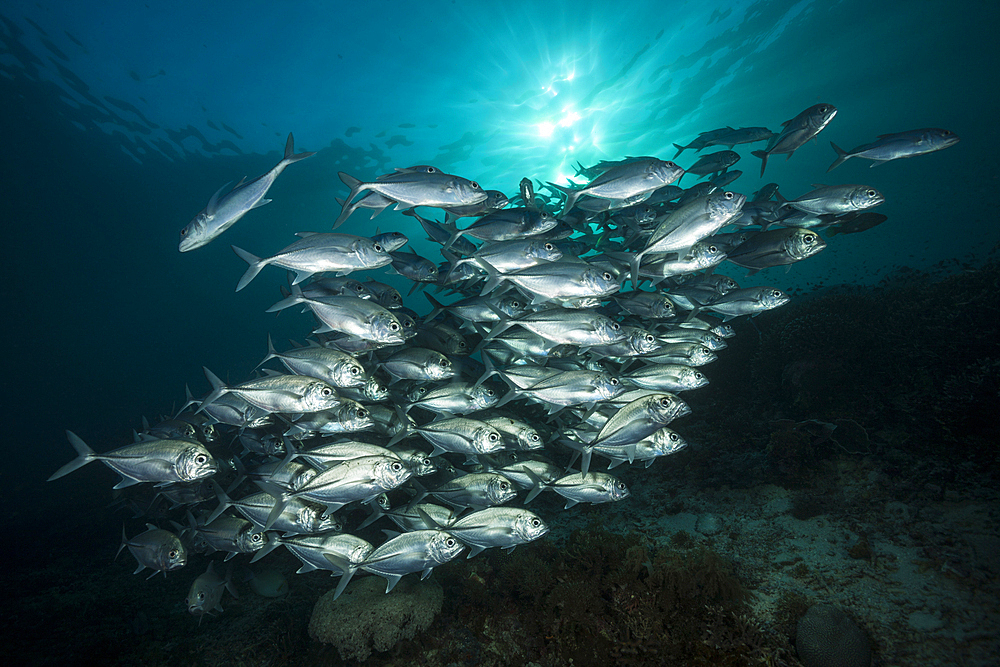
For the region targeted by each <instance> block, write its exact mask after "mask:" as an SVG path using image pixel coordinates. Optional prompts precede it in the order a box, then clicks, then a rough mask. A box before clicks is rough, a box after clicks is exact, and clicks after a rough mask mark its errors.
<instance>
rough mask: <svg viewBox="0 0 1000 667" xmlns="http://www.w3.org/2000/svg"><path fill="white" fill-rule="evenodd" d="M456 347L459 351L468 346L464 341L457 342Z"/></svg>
mask: <svg viewBox="0 0 1000 667" xmlns="http://www.w3.org/2000/svg"><path fill="white" fill-rule="evenodd" d="M458 347H459V348H460V349H465V348H467V347H469V345H468V343H466V342H465V341H464V340H460V341H458Z"/></svg>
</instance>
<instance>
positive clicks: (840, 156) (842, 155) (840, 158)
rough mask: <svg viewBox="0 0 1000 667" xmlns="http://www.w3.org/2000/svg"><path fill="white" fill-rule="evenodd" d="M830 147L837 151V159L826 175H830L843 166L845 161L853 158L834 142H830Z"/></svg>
mask: <svg viewBox="0 0 1000 667" xmlns="http://www.w3.org/2000/svg"><path fill="white" fill-rule="evenodd" d="M830 145H831V146H833V150H835V151H837V159H836V160H834V161H833V164H831V165H830V168H829V169H827V170H826V173H828V174H829V173H830V172H831V171H833V170H834V169H836V168H837V167H839V166H840V165H841V164H843V163H844V161H845V160H847V158H849V157H851V156H850V155H848V154H847V151H845V150H844V149H843V148H841V147H840V146H838V145H837V144H835V143H833V142H832V141H831V142H830Z"/></svg>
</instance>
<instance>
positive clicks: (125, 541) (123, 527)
mask: <svg viewBox="0 0 1000 667" xmlns="http://www.w3.org/2000/svg"><path fill="white" fill-rule="evenodd" d="M127 543H128V538H127V537H125V524H124V523H123V524H122V543H121V544H120V545H119V546H118V551H117V552H115V560H118V556H120V555H121V553H122V549H124V548H125V547H126V545H127ZM133 574H135V573H134V572H133Z"/></svg>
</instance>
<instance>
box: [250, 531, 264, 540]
mask: <svg viewBox="0 0 1000 667" xmlns="http://www.w3.org/2000/svg"><path fill="white" fill-rule="evenodd" d="M261 537H263V536H262V535H261V534H260V533H254V534H253V535H252V536H251V537H250V539H252V540H253V541H254V542H260V538H261Z"/></svg>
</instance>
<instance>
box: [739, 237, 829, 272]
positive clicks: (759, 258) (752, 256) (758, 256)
mask: <svg viewBox="0 0 1000 667" xmlns="http://www.w3.org/2000/svg"><path fill="white" fill-rule="evenodd" d="M825 247H826V241H824V240H823V239H822V238H821V237H820V235H819V234H817V233H816V232H811V231H809V230H807V229H796V228H782V229H769V230H767V231H764V232H758V233H757V234H754V235H753V236H751V237H750V238H749V239H747V240H746V241H745V242H743V243H741V244H740V245H739V246H737V247H736V248H735V249H734V250H733V251H732V252H731V253H730V254H729V261H731V262H732V263H733V264H738V265H739V266H742V267H745V268H748V269H750V274H749V275H752V274H754V273H757V272H758V271H760V270H761V269H766V268H768V267H771V266H784V265H787V264H792V263H793V262H799V261H802V260H803V259H806V258H808V257H812V256H813V255H815V254H816V253H818V252H819V251H820V250H822V249H823V248H825Z"/></svg>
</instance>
